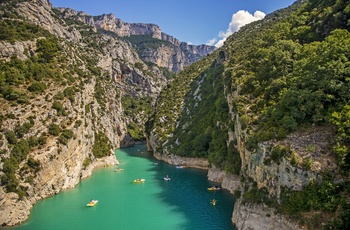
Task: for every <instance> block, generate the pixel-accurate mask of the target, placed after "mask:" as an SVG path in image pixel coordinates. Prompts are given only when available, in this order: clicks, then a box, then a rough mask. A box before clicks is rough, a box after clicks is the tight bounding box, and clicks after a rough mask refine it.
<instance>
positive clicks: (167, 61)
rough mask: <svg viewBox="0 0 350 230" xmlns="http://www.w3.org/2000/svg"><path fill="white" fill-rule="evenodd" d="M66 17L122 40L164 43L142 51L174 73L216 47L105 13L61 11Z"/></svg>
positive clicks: (142, 56)
mask: <svg viewBox="0 0 350 230" xmlns="http://www.w3.org/2000/svg"><path fill="white" fill-rule="evenodd" d="M58 10H60V11H61V13H62V17H63V18H66V19H74V20H78V21H81V22H83V23H86V24H87V25H89V26H92V27H94V28H95V30H97V29H103V30H105V31H110V32H113V33H115V34H116V35H118V36H120V37H129V36H132V35H149V36H151V37H152V38H155V39H158V40H160V41H166V42H168V43H161V44H162V45H161V46H158V47H157V48H154V47H149V48H148V49H142V50H141V51H140V52H139V55H140V58H141V59H142V60H143V61H145V62H152V63H156V64H157V65H158V66H160V67H165V68H167V69H169V70H171V71H173V72H179V71H181V70H182V69H183V68H184V67H185V66H188V65H190V64H192V63H194V62H196V61H198V60H199V59H201V58H203V57H205V56H207V55H208V54H210V53H212V52H213V51H214V50H215V49H216V48H215V47H214V46H208V45H199V46H196V45H189V44H187V43H186V42H180V41H179V40H178V39H176V38H174V37H173V36H170V35H168V34H165V33H163V32H162V31H161V29H160V27H159V26H158V25H155V24H145V23H127V22H123V21H122V20H121V19H118V18H116V17H115V15H114V14H103V15H100V16H89V15H86V14H85V13H84V12H77V11H74V10H72V9H67V8H58Z"/></svg>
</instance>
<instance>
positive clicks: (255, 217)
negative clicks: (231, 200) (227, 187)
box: [232, 200, 299, 230]
mask: <svg viewBox="0 0 350 230" xmlns="http://www.w3.org/2000/svg"><path fill="white" fill-rule="evenodd" d="M232 223H233V224H235V225H236V227H237V229H238V230H253V229H266V230H296V229H299V227H298V225H296V224H294V223H293V222H291V221H290V220H288V219H287V218H286V217H284V216H282V215H280V214H275V211H274V210H273V209H270V208H268V207H266V206H265V205H261V204H242V201H240V200H238V201H236V202H235V206H234V210H233V215H232Z"/></svg>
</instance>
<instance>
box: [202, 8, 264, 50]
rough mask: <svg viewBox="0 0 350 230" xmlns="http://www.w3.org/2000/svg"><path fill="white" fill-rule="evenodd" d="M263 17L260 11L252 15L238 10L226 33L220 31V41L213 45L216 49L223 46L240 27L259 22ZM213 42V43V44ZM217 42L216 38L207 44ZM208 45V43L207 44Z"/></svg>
mask: <svg viewBox="0 0 350 230" xmlns="http://www.w3.org/2000/svg"><path fill="white" fill-rule="evenodd" d="M264 17H265V13H264V12H261V11H255V13H254V15H252V14H251V13H249V12H248V11H245V10H240V11H238V12H237V13H235V14H233V15H232V20H231V22H230V24H229V26H228V28H227V30H226V32H223V31H220V32H219V35H218V37H220V40H219V41H218V42H217V43H216V44H215V46H216V47H220V46H222V45H223V44H224V42H225V40H226V39H227V38H228V37H229V36H230V35H231V34H233V33H234V32H237V31H238V30H239V29H240V28H241V27H242V26H244V25H246V24H249V23H251V22H254V21H257V20H261V19H263V18H264ZM213 41H214V42H213ZM216 41H217V39H216V38H213V39H211V40H210V41H209V42H213V44H214V43H215V42H216ZM208 44H209V43H208Z"/></svg>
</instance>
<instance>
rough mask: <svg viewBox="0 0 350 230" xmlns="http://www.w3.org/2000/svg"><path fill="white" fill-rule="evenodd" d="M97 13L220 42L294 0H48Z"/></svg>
mask: <svg viewBox="0 0 350 230" xmlns="http://www.w3.org/2000/svg"><path fill="white" fill-rule="evenodd" d="M50 2H51V3H52V5H53V6H54V7H69V8H72V9H74V10H77V11H84V12H86V13H87V14H89V15H92V16H97V15H102V14H109V13H113V14H114V15H115V17H116V18H119V19H121V20H123V21H124V22H129V23H136V22H141V23H153V24H156V25H158V26H159V27H160V28H161V30H162V32H164V33H166V34H168V35H171V36H173V37H175V38H177V39H178V40H180V41H182V42H188V43H189V44H194V45H200V44H210V45H216V46H220V45H221V44H222V42H223V41H224V40H225V39H226V37H227V36H229V35H230V34H232V33H233V32H235V31H237V30H238V29H239V28H240V27H241V26H242V25H244V24H246V23H249V22H251V21H254V20H258V19H261V18H263V17H264V16H265V14H269V13H271V12H273V11H275V10H277V9H281V8H284V7H287V6H289V5H291V4H293V2H295V0H218V1H213V0H200V1H199V0H173V1H169V0H50Z"/></svg>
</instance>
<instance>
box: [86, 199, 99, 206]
mask: <svg viewBox="0 0 350 230" xmlns="http://www.w3.org/2000/svg"><path fill="white" fill-rule="evenodd" d="M97 202H98V200H90V202H89V203H87V205H86V206H88V207H93V206H95V205H96V204H97Z"/></svg>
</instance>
